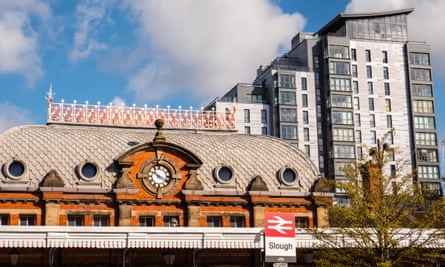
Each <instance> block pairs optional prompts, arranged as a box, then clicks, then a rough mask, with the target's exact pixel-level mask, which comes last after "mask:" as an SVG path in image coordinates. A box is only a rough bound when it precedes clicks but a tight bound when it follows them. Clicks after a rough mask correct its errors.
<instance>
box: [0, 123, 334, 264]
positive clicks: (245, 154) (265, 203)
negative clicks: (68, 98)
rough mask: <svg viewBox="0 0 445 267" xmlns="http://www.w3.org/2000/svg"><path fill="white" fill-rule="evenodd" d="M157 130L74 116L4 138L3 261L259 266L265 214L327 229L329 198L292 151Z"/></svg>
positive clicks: (247, 140)
mask: <svg viewBox="0 0 445 267" xmlns="http://www.w3.org/2000/svg"><path fill="white" fill-rule="evenodd" d="M127 126H128V125H127ZM156 128H157V129H156ZM156 128H155V127H154V125H152V126H151V128H138V127H122V126H117V125H108V126H104V125H87V124H85V123H84V124H80V123H77V124H76V123H74V124H73V122H72V121H70V122H69V123H68V122H59V123H54V122H52V123H48V124H47V125H32V126H19V127H14V128H12V129H9V130H7V131H5V132H4V133H2V134H0V165H1V172H0V222H1V224H2V226H1V227H0V265H1V266H5V265H8V264H15V262H16V261H17V263H16V265H17V266H165V265H167V264H168V265H174V266H263V258H264V251H263V249H264V233H263V227H264V214H265V212H269V211H270V212H286V213H293V214H295V222H296V226H297V227H299V228H302V227H315V226H323V225H326V223H327V213H326V204H329V203H330V202H331V201H332V195H331V194H330V193H326V192H318V191H321V190H319V189H318V188H320V187H322V186H320V185H318V184H317V181H318V179H319V172H318V170H317V168H316V166H315V165H314V164H313V163H312V162H311V161H310V159H309V158H308V157H307V156H306V155H305V154H304V153H303V152H302V151H300V150H299V149H297V148H296V147H295V146H292V145H290V144H288V143H287V142H285V141H282V140H280V139H278V138H274V137H267V136H251V135H243V134H234V133H233V132H230V131H218V130H215V129H213V130H203V129H192V130H191V129H174V128H172V127H167V125H166V126H165V127H163V123H162V121H161V120H157V121H156ZM302 246H303V245H302ZM297 251H298V250H297ZM297 257H298V259H302V257H303V256H302V254H301V252H298V254H297ZM303 262H304V261H303ZM296 265H297V264H290V266H296Z"/></svg>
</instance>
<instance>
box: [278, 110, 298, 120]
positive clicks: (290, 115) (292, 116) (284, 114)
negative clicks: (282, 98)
mask: <svg viewBox="0 0 445 267" xmlns="http://www.w3.org/2000/svg"><path fill="white" fill-rule="evenodd" d="M280 121H284V122H297V110H296V109H295V108H280Z"/></svg>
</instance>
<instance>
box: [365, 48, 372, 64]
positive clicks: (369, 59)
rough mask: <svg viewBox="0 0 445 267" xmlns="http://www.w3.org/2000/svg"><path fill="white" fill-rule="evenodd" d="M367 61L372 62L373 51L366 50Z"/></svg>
mask: <svg viewBox="0 0 445 267" xmlns="http://www.w3.org/2000/svg"><path fill="white" fill-rule="evenodd" d="M365 60H366V62H371V50H369V49H366V50H365Z"/></svg>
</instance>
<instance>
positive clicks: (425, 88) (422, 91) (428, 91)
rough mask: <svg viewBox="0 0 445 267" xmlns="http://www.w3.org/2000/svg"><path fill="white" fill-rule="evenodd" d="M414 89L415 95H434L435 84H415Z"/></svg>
mask: <svg viewBox="0 0 445 267" xmlns="http://www.w3.org/2000/svg"><path fill="white" fill-rule="evenodd" d="M412 91H413V95H414V96H429V97H432V96H433V86H432V85H431V84H413V85H412Z"/></svg>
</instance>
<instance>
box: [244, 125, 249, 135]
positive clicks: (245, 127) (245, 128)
mask: <svg viewBox="0 0 445 267" xmlns="http://www.w3.org/2000/svg"><path fill="white" fill-rule="evenodd" d="M244 133H245V134H250V126H244Z"/></svg>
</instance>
